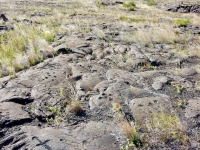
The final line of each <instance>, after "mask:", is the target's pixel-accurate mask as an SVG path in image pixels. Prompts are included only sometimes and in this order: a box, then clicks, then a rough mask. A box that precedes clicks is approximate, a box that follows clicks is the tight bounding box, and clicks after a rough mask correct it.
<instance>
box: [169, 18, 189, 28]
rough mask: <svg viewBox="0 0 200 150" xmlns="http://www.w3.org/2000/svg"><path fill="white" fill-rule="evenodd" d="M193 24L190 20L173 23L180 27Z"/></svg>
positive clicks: (178, 20)
mask: <svg viewBox="0 0 200 150" xmlns="http://www.w3.org/2000/svg"><path fill="white" fill-rule="evenodd" d="M191 22H192V21H191V20H190V19H176V20H174V21H173V23H174V24H175V25H178V26H187V25H188V24H190V23H191Z"/></svg>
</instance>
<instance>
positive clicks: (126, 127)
mask: <svg viewBox="0 0 200 150" xmlns="http://www.w3.org/2000/svg"><path fill="white" fill-rule="evenodd" d="M121 128H122V131H123V133H124V134H125V135H126V137H127V143H126V145H125V146H123V147H121V149H122V150H129V149H135V148H136V147H140V146H142V142H141V140H140V139H139V137H138V133H137V130H136V126H135V124H134V123H133V122H130V123H128V122H126V121H123V122H121Z"/></svg>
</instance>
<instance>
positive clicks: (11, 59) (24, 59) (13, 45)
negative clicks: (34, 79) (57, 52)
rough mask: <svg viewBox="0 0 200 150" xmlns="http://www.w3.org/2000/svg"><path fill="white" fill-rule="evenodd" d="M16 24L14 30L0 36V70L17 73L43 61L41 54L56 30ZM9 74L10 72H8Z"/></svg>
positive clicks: (46, 48) (52, 38)
mask: <svg viewBox="0 0 200 150" xmlns="http://www.w3.org/2000/svg"><path fill="white" fill-rule="evenodd" d="M50 30H51V29H50V28H47V27H35V26H32V25H28V26H27V25H23V24H16V25H15V29H14V30H10V31H8V32H4V33H3V34H1V35H0V69H1V70H5V71H8V70H13V71H12V72H13V73H14V72H18V71H21V70H23V69H25V68H28V67H30V66H32V65H35V64H36V63H39V62H41V61H42V60H43V52H44V51H45V50H47V51H49V48H48V44H49V43H51V42H52V41H53V40H54V36H55V35H56V34H57V30H53V29H52V30H51V32H50ZM8 72H9V74H10V71H8Z"/></svg>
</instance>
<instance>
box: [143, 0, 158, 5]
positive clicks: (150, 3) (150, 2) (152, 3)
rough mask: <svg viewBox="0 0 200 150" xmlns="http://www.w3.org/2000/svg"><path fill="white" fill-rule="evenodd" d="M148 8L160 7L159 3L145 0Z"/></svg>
mask: <svg viewBox="0 0 200 150" xmlns="http://www.w3.org/2000/svg"><path fill="white" fill-rule="evenodd" d="M144 1H145V2H146V3H147V5H148V6H154V5H158V2H155V1H154V0H144Z"/></svg>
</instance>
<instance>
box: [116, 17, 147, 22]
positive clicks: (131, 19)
mask: <svg viewBox="0 0 200 150" xmlns="http://www.w3.org/2000/svg"><path fill="white" fill-rule="evenodd" d="M119 19H120V20H122V21H130V22H142V21H145V19H143V18H130V17H127V16H123V15H122V16H120V18H119Z"/></svg>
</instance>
